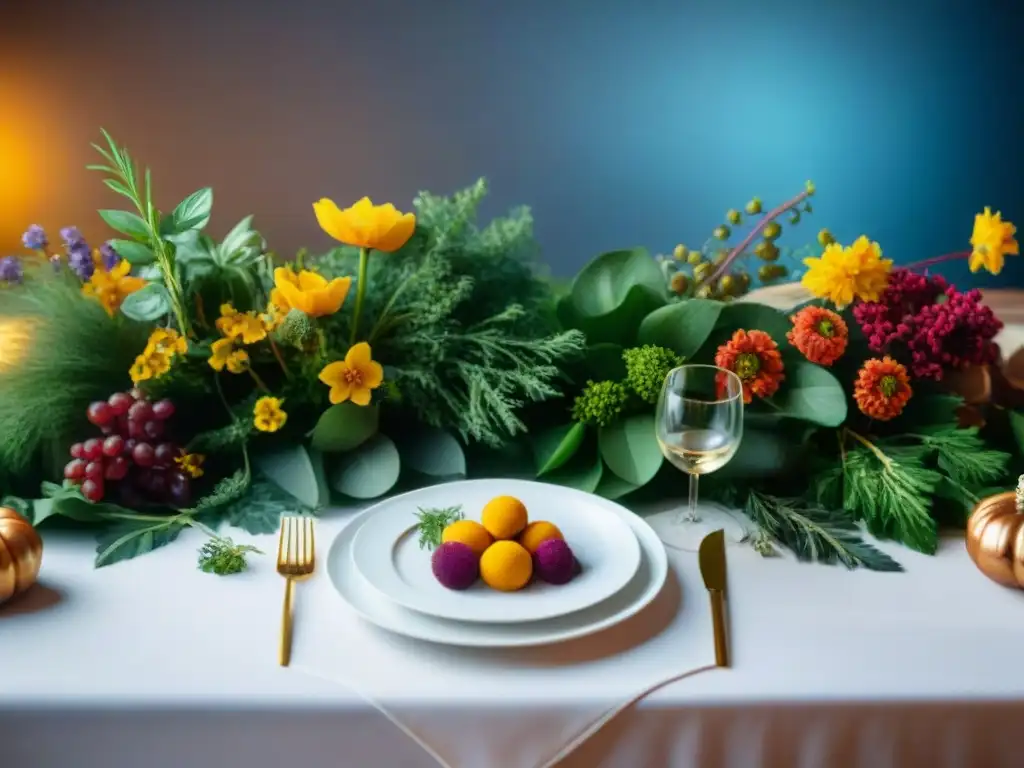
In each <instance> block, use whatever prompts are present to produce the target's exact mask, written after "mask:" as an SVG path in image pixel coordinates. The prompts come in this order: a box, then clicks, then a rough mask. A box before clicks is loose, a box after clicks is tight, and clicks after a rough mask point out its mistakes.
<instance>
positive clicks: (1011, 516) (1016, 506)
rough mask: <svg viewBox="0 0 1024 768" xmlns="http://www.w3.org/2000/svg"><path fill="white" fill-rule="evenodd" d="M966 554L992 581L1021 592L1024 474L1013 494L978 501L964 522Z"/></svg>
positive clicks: (1008, 492)
mask: <svg viewBox="0 0 1024 768" xmlns="http://www.w3.org/2000/svg"><path fill="white" fill-rule="evenodd" d="M967 553H968V554H969V555H970V556H971V559H972V560H973V561H974V564H975V565H977V566H978V569H979V570H980V571H981V572H982V573H984V574H985V575H986V576H988V577H989V578H990V579H992V581H995V582H998V583H1000V584H1003V585H1004V586H1007V587H1017V588H1019V589H1024V475H1021V476H1020V478H1019V480H1018V482H1017V490H1016V491H1007V492H1006V493H997V494H996V495H995V496H989V497H987V498H984V499H982V500H981V501H979V502H978V504H977V505H976V506H975V507H974V510H973V511H972V512H971V516H970V517H969V518H968V519H967Z"/></svg>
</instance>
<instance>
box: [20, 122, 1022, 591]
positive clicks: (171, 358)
mask: <svg viewBox="0 0 1024 768" xmlns="http://www.w3.org/2000/svg"><path fill="white" fill-rule="evenodd" d="M105 137H106V139H107V143H106V145H105V146H103V147H97V149H98V151H99V152H100V153H101V156H102V159H103V162H102V163H101V164H100V165H98V166H94V169H95V170H96V171H98V172H99V173H101V174H103V176H104V183H105V184H106V186H107V187H108V188H109V189H110V190H111V191H112V192H113V193H115V194H117V195H119V196H120V197H121V198H123V199H124V200H126V201H127V205H126V206H125V209H110V210H102V211H100V216H101V217H102V219H103V220H104V222H105V223H106V224H107V225H108V226H109V227H110V228H111V229H112V230H114V232H116V233H117V236H116V237H114V238H113V239H111V240H109V241H107V242H105V243H104V244H103V245H101V246H100V247H99V248H96V249H93V248H92V247H91V246H90V245H89V244H88V243H86V241H85V239H84V237H83V236H82V235H81V233H80V232H79V231H78V230H77V229H75V228H73V227H68V228H65V229H64V230H62V231H61V233H60V235H61V240H62V245H63V249H62V250H63V251H64V253H63V254H60V253H59V252H57V251H56V250H55V249H53V248H52V247H51V246H50V243H49V242H48V238H47V236H46V233H45V232H44V231H43V230H42V229H41V228H39V227H36V226H33V227H30V228H29V229H28V231H27V232H26V233H25V237H24V244H25V246H26V248H27V249H28V250H29V251H31V252H33V253H34V254H35V255H34V256H20V257H8V258H6V259H4V260H2V261H0V281H2V285H4V286H5V290H3V291H0V329H2V335H0V434H2V435H3V440H2V441H0V487H2V489H3V490H4V492H5V493H6V499H5V501H4V504H6V505H7V506H13V507H15V508H17V509H18V510H19V511H21V512H22V513H23V514H25V515H26V516H28V517H29V519H30V520H32V522H33V523H34V524H35V525H37V526H38V525H47V524H55V523H57V522H58V521H61V520H63V521H66V522H68V523H69V524H73V525H85V526H93V527H96V528H97V530H98V544H97V558H96V562H97V565H100V566H102V565H107V564H109V563H113V562H116V561H118V560H121V559H125V558H128V557H133V556H136V555H139V554H142V553H144V552H147V551H149V550H151V549H153V548H155V547H158V546H162V545H164V544H167V543H169V542H171V541H173V540H174V539H175V538H176V537H177V535H178V534H179V533H180V532H181V531H182V530H184V529H185V528H188V527H192V528H197V529H200V530H202V531H204V532H205V533H206V534H207V535H208V536H209V541H208V542H207V544H206V545H204V547H203V549H202V551H201V554H200V566H201V567H203V568H204V569H206V570H210V571H214V572H218V573H227V572H234V571H237V570H240V569H242V568H244V566H245V556H246V554H247V553H249V552H251V551H252V548H251V547H240V546H237V545H235V544H234V543H233V542H232V540H231V539H230V538H229V536H228V535H227V534H226V533H224V532H223V530H222V529H223V526H235V527H238V528H241V529H244V530H246V531H249V532H252V533H269V532H272V531H274V530H276V527H277V524H278V518H279V517H280V515H281V514H282V512H285V511H289V512H292V513H295V512H298V513H315V512H316V511H317V510H318V509H320V508H322V507H324V506H326V505H328V504H330V503H332V502H338V501H342V500H344V499H349V500H365V499H372V498H376V497H379V496H382V495H384V494H387V493H389V492H392V491H393V490H395V489H397V488H399V487H407V486H410V485H416V484H422V483H425V482H436V481H443V480H445V479H450V478H455V477H463V476H467V475H487V474H491V475H502V476H523V477H538V478H539V479H541V480H544V481H548V482H552V483H561V484H566V485H571V486H573V487H576V488H579V489H582V490H585V491H588V492H593V493H597V494H601V495H604V496H606V497H609V498H623V497H630V498H642V497H644V496H648V497H649V496H652V495H653V496H660V495H666V494H675V493H676V491H677V478H676V477H675V475H674V474H673V473H672V472H671V471H670V470H666V468H665V463H664V461H663V459H662V455H661V452H660V450H659V448H658V446H657V444H656V441H655V438H654V428H653V407H654V406H653V404H654V402H655V401H656V399H657V395H658V391H659V389H660V386H661V383H662V381H663V379H664V377H665V374H666V373H667V371H668V370H669V369H670V368H672V367H673V366H675V365H678V364H679V363H680V362H681V361H683V360H689V361H698V362H714V363H715V364H717V365H719V366H722V367H726V368H729V369H731V370H734V371H735V372H736V373H737V374H738V375H739V376H740V378H741V380H742V381H743V385H744V401H745V402H746V403H747V405H746V408H747V415H746V422H747V425H748V428H747V430H746V434H745V436H744V440H743V443H742V445H741V448H740V451H739V453H738V454H737V456H736V458H735V459H734V460H733V462H731V464H730V465H729V466H728V467H727V468H726V469H725V470H723V471H722V473H720V475H719V476H717V477H715V478H714V479H713V480H711V482H709V483H708V484H707V491H708V493H709V494H715V495H717V496H718V497H719V498H720V499H721V500H722V501H725V502H727V503H731V504H734V505H737V506H739V507H741V508H742V509H744V510H745V511H746V513H747V514H748V515H749V517H750V520H751V523H752V534H751V542H752V543H753V545H754V546H756V547H757V548H758V549H759V551H761V552H763V553H764V554H772V553H775V552H777V551H778V547H780V546H785V547H789V548H790V549H792V550H793V551H794V552H795V553H796V554H797V555H798V556H800V557H802V558H807V559H813V560H820V561H825V562H842V563H843V564H845V565H847V566H851V567H853V566H858V565H862V566H867V567H871V568H878V569H888V570H893V569H898V568H899V566H898V564H897V563H896V562H895V561H893V560H892V559H891V558H889V557H888V556H886V555H885V554H883V553H882V552H881V551H879V550H878V549H876V548H875V547H873V546H872V545H870V544H869V543H868V542H866V541H864V540H863V538H862V537H861V534H860V527H859V526H860V524H861V523H863V524H865V525H866V527H867V529H868V530H869V531H870V532H871V533H873V534H875V535H876V536H880V537H889V538H896V539H898V540H900V541H902V542H904V543H905V544H907V545H909V546H911V547H914V548H916V549H919V550H921V551H924V552H931V551H934V549H935V547H936V541H937V538H936V537H937V526H938V524H939V522H940V521H941V520H943V519H945V518H944V517H943V516H944V515H949V519H953V520H955V521H957V522H959V524H961V525H962V522H963V516H964V510H965V508H966V507H967V506H968V505H969V504H971V503H972V502H973V500H974V499H976V498H977V496H978V495H979V494H980V493H982V492H983V491H984V490H985V488H986V487H987V486H990V485H998V484H1000V483H1001V482H1003V481H1004V479H1005V477H1006V476H1007V464H1008V462H1009V461H1010V456H1011V453H1015V452H1017V451H1018V450H1019V449H1018V448H1016V447H1015V445H1014V444H1013V443H1012V440H1006V439H1005V436H1006V434H1012V430H1009V431H1007V430H1004V431H1003V432H1000V431H999V429H997V428H996V427H997V426H998V424H997V422H998V419H996V418H989V419H988V420H987V422H986V427H985V429H984V430H982V429H980V428H979V427H978V426H969V427H961V425H960V419H961V416H962V407H961V406H962V401H961V400H960V399H958V398H957V397H956V396H954V395H952V394H950V393H949V391H948V389H949V388H948V387H947V386H946V383H945V375H946V374H947V373H950V372H952V371H956V370H959V369H962V368H964V367H966V366H971V365H980V364H984V363H986V362H991V361H992V360H993V359H994V358H995V356H996V355H997V351H996V350H995V347H994V344H993V341H992V339H993V337H994V336H995V334H996V332H997V331H998V330H999V322H998V320H997V319H996V318H994V317H993V316H992V313H991V311H989V310H987V308H985V307H984V306H983V305H982V304H981V302H980V297H979V295H978V294H977V292H966V293H961V292H958V291H956V290H955V289H954V288H953V287H952V286H949V285H947V284H946V283H945V282H944V281H943V280H942V279H941V278H940V277H938V276H935V275H931V274H928V273H927V272H924V273H921V272H919V271H913V270H908V269H902V270H901V269H893V267H892V263H891V262H890V261H889V260H887V259H883V258H882V254H881V250H880V248H879V246H878V245H877V244H876V243H873V242H871V241H870V240H869V239H868V238H860V239H859V240H857V241H856V242H854V243H853V244H851V245H849V246H846V247H844V246H841V245H839V244H838V243H835V242H834V240H832V238H831V236H830V235H828V233H827V232H826V231H824V230H823V231H822V233H819V238H818V240H819V246H820V247H814V248H804V249H801V250H798V251H795V252H792V253H788V254H787V255H788V256H790V257H793V256H794V255H795V257H797V258H799V259H800V260H801V261H803V262H805V266H806V273H805V274H804V275H803V283H804V285H805V286H806V287H807V288H808V289H810V290H811V292H812V293H814V294H815V296H816V297H817V298H816V299H815V300H814V301H811V302H809V303H807V304H806V305H804V306H802V307H799V308H797V310H796V311H794V312H792V313H790V314H787V313H783V312H780V311H778V310H775V309H772V308H770V307H767V306H764V305H761V304H757V303H752V302H746V301H741V300H737V299H738V297H741V296H742V295H743V293H744V292H745V291H746V290H747V289H748V288H749V287H750V286H751V285H753V284H754V283H755V282H756V281H760V282H762V283H764V282H770V281H771V280H774V279H777V278H778V277H780V276H782V275H783V274H785V271H786V270H785V268H784V265H783V264H781V263H776V262H778V261H779V255H780V254H781V253H782V251H780V249H779V247H778V246H777V244H776V241H777V240H778V238H779V236H780V234H781V227H780V226H779V224H778V222H777V221H776V219H778V217H780V216H782V215H783V214H786V215H788V216H789V218H790V222H791V223H795V221H797V220H799V216H800V215H801V211H802V212H803V213H804V214H807V213H809V212H810V205H809V200H808V198H810V197H811V196H812V195H813V194H814V189H813V186H812V185H808V186H807V188H806V189H805V190H803V191H802V192H801V194H800V195H798V196H796V197H795V198H794V199H793V200H791V201H789V202H788V203H786V204H784V205H782V206H779V207H778V208H776V209H773V210H771V211H769V212H768V213H767V214H765V215H763V216H762V217H761V218H760V220H759V221H758V222H757V223H756V224H755V226H754V227H753V229H752V230H751V233H750V234H748V235H747V236H746V238H744V239H743V240H742V242H741V243H740V244H739V245H738V246H736V247H735V248H731V249H730V248H726V247H718V246H715V247H716V248H717V250H715V251H714V253H713V255H712V254H711V252H710V250H709V249H708V248H705V249H702V250H701V251H699V252H697V256H696V258H695V257H694V254H693V253H692V252H689V251H688V249H685V248H683V247H682V246H680V247H678V248H677V249H676V250H675V252H674V254H673V258H670V259H665V258H662V259H660V260H659V259H654V258H651V257H650V256H649V255H648V254H647V253H646V252H645V251H643V250H640V249H631V250H620V251H613V252H610V253H606V254H603V255H601V256H599V257H597V258H596V259H595V260H593V261H592V262H591V263H589V264H588V265H586V266H585V267H584V268H583V269H582V270H581V271H580V273H579V274H578V275H577V276H576V277H575V278H574V280H573V281H572V282H571V284H570V285H568V286H563V285H559V284H558V283H557V282H556V281H554V280H552V279H550V278H548V277H547V276H546V275H545V274H544V270H543V268H542V266H541V264H540V263H539V260H538V252H537V248H536V244H535V242H534V240H533V237H532V220H531V218H530V215H529V212H528V211H527V210H526V209H520V210H517V211H514V212H512V214H511V215H509V216H508V217H505V218H500V219H497V220H495V221H493V222H491V223H490V224H488V225H486V226H480V225H478V224H477V222H476V208H477V206H478V205H479V203H480V201H481V200H482V198H483V197H484V195H485V194H486V185H485V184H484V183H483V182H482V181H481V182H478V183H477V184H476V185H474V186H472V187H470V188H469V189H467V190H464V191H462V192H459V193H457V194H455V195H454V196H452V197H450V198H445V197H438V196H435V195H431V194H428V193H422V194H420V195H419V196H418V197H417V198H416V200H415V201H414V203H413V210H412V211H410V212H402V211H399V210H397V209H396V208H395V207H394V206H392V205H390V204H386V205H375V204H373V203H372V202H371V201H370V200H368V199H365V198H364V199H362V200H360V201H358V202H357V203H355V204H354V205H352V206H351V207H348V208H341V207H339V206H338V205H336V204H335V203H334V202H332V201H331V200H328V199H322V200H320V201H318V202H316V203H314V205H313V213H314V217H315V219H316V221H317V222H318V224H319V225H320V227H321V228H322V229H323V230H324V231H325V232H326V233H327V234H329V235H330V236H331V237H332V238H334V239H335V240H337V241H338V242H339V245H338V247H336V248H334V249H332V250H331V251H329V252H328V253H326V254H322V255H318V256H314V255H311V254H309V253H308V252H305V251H300V252H298V253H297V254H295V255H294V256H293V257H282V256H280V255H278V254H276V253H274V252H273V251H271V250H270V249H269V248H268V247H267V244H266V243H265V241H264V239H263V238H262V236H261V235H260V234H259V232H258V231H257V230H255V229H254V228H253V225H252V217H247V218H245V219H243V220H242V221H241V222H239V223H238V224H237V225H236V226H235V227H233V228H232V229H231V230H230V231H229V232H228V234H227V235H226V236H225V237H224V238H223V239H221V240H220V241H216V240H214V239H213V238H212V237H210V236H209V235H208V234H207V233H206V227H207V225H208V223H209V221H210V218H211V215H212V205H213V192H212V190H209V189H202V190H199V191H197V192H195V193H193V194H192V195H189V196H188V197H187V198H186V199H185V200H183V201H182V202H181V203H179V204H178V205H177V206H176V207H174V208H173V209H172V210H171V212H170V213H164V212H162V211H161V210H160V209H159V208H158V207H157V204H156V202H155V198H154V187H153V185H152V182H151V179H150V175H149V172H148V171H146V172H144V173H140V172H139V169H138V168H137V167H136V165H135V163H134V162H133V160H132V158H131V157H130V156H129V154H128V152H127V151H126V150H125V149H124V148H123V147H120V146H119V145H117V144H116V143H115V142H114V141H113V140H112V139H110V137H109V136H106V134H105ZM760 212H761V204H760V201H758V200H755V201H751V203H748V205H747V206H746V207H745V213H746V214H747V215H748V216H757V215H759V214H760ZM741 218H742V216H741V214H740V213H739V212H738V211H735V210H733V211H730V212H729V213H728V214H727V222H728V224H723V225H721V226H719V227H718V228H716V230H715V232H714V236H713V238H712V241H713V242H715V243H717V244H718V245H720V246H724V245H725V244H726V243H727V242H728V241H729V239H730V237H731V235H732V228H733V227H736V226H737V225H739V224H740V223H741ZM1013 235H1014V230H1013V228H1012V226H1011V225H1009V224H1007V223H1006V222H1003V221H1002V220H1001V218H1000V217H999V214H991V213H990V212H988V211H987V210H986V212H985V213H984V214H982V215H980V216H979V218H978V222H977V224H976V226H975V235H974V239H973V241H972V242H973V250H972V251H971V253H970V255H969V257H970V258H971V260H972V261H971V263H972V268H975V267H978V268H980V267H985V268H988V269H991V270H998V269H999V267H1000V266H1001V259H1002V257H1003V255H1005V254H1007V253H1014V252H1016V241H1015V240H1014V239H1013ZM758 236H760V237H761V238H762V239H761V240H760V241H759V242H758V243H757V244H756V245H753V246H752V251H750V254H752V255H753V256H754V257H756V258H759V259H762V260H764V261H766V264H767V265H769V266H771V267H772V269H769V270H767V271H765V270H764V269H760V270H758V275H757V278H756V281H755V279H754V278H753V277H752V276H750V275H749V274H748V273H747V272H746V270H745V269H743V267H742V265H743V263H744V259H746V258H747V256H748V255H749V254H748V250H747V249H748V247H749V246H751V245H752V244H753V242H754V240H755V239H756V238H757V237H758ZM927 266H928V265H925V267H927ZM682 267H685V268H686V269H685V271H684V269H682ZM1007 418H1009V419H1011V421H1012V419H1014V418H1016V417H1015V415H1014V414H1012V412H1008V416H1007ZM1010 426H1011V427H1012V426H1013V424H1011V425H1010ZM1018 431H1019V432H1024V430H1018ZM40 487H41V488H42V493H41V494H40V493H39V491H38V488H40Z"/></svg>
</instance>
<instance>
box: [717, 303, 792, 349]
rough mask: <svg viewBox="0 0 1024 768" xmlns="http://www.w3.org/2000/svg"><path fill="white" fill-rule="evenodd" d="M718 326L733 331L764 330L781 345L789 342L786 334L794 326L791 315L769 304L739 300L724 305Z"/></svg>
mask: <svg viewBox="0 0 1024 768" xmlns="http://www.w3.org/2000/svg"><path fill="white" fill-rule="evenodd" d="M718 327H719V328H726V329H728V330H729V331H730V333H733V332H735V331H738V330H739V329H741V328H742V329H743V330H745V331H754V330H757V331H764V332H765V333H767V334H768V335H769V336H771V337H772V338H773V339H775V343H776V344H778V345H779V346H780V347H782V346H785V345H786V344H787V341H786V334H787V333H789V331H790V330H791V329H792V328H793V323H792V322H791V321H790V319H789V315H787V314H786V313H785V312H780V311H779V310H777V309H775V307H769V306H768V305H767V304H756V303H754V302H749V301H737V302H733V303H731V304H726V305H725V306H724V307H722V313H721V314H720V315H719V318H718Z"/></svg>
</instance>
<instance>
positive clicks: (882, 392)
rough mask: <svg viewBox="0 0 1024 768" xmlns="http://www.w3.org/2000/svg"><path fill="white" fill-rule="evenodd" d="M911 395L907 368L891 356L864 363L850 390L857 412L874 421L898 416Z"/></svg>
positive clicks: (912, 392)
mask: <svg viewBox="0 0 1024 768" xmlns="http://www.w3.org/2000/svg"><path fill="white" fill-rule="evenodd" d="M912 394H914V390H913V389H911V388H910V377H908V376H907V369H906V368H904V367H903V366H902V365H900V364H899V363H897V362H896V361H895V360H893V359H892V358H891V357H883V358H882V359H881V360H879V359H878V358H877V357H875V358H872V359H871V360H868V361H867V362H866V363H864V367H863V368H861V369H860V373H858V374H857V382H856V384H854V387H853V398H854V399H855V400H856V401H857V407H858V408H860V411H861V413H863V414H864V415H865V416H869V417H871V418H872V419H877V420H878V421H889V419H892V418H895V417H896V416H899V415H900V413H902V412H903V407H904V406H905V405H906V404H907V401H908V400H909V399H910V396H911V395H912Z"/></svg>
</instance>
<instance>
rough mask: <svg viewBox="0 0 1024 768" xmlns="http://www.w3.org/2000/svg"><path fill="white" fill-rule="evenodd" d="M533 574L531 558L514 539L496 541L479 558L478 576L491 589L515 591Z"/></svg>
mask: <svg viewBox="0 0 1024 768" xmlns="http://www.w3.org/2000/svg"><path fill="white" fill-rule="evenodd" d="M531 576H533V558H532V557H530V553H529V552H527V551H526V550H525V549H523V547H522V545H521V544H518V543H517V542H514V541H496V542H494V543H493V544H491V546H489V547H488V548H487V549H486V550H485V551H484V554H483V556H482V557H481V558H480V578H481V579H483V580H484V584H486V585H487V586H489V587H490V588H491V589H497V590H499V591H501V592H515V591H516V590H517V589H522V588H523V587H525V586H526V585H527V584H528V583H529V581H530V577H531Z"/></svg>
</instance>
